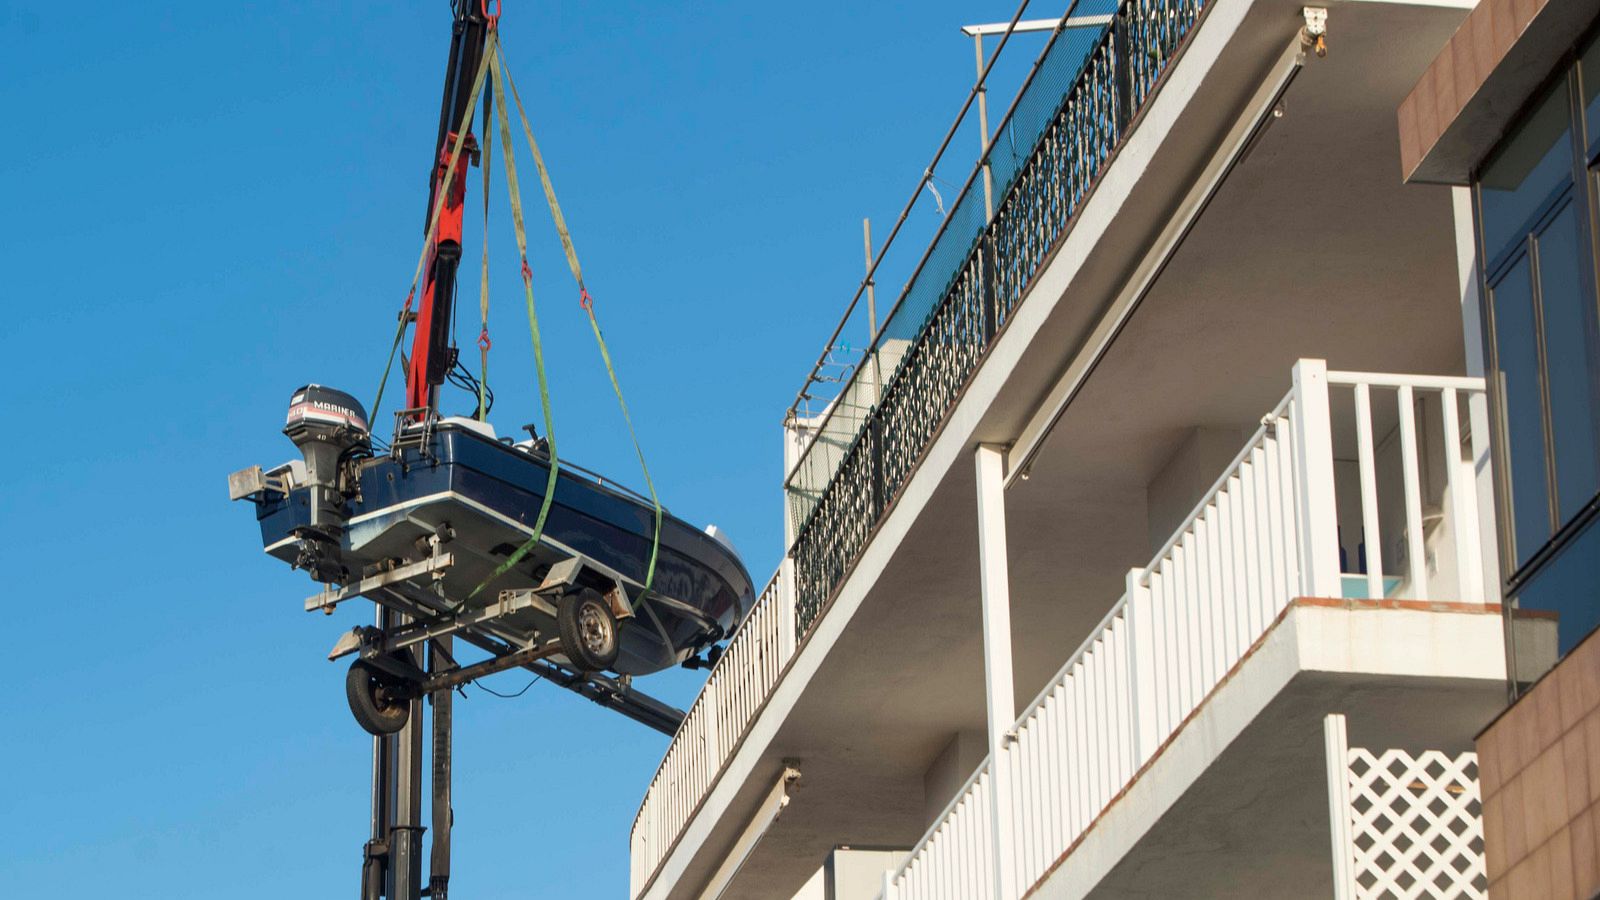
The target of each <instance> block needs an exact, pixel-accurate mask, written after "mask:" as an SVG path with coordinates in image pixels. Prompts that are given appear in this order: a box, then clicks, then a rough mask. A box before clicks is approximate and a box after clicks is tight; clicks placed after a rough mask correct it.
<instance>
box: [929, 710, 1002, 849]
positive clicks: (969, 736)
mask: <svg viewBox="0 0 1600 900" xmlns="http://www.w3.org/2000/svg"><path fill="white" fill-rule="evenodd" d="M988 755H989V739H988V737H987V736H985V735H984V733H983V732H981V731H961V732H958V733H957V734H956V735H955V736H954V737H952V738H950V743H948V744H946V745H945V747H944V749H943V750H941V751H939V755H938V757H937V758H935V759H934V761H933V765H931V766H928V770H927V771H926V772H924V773H923V774H922V797H923V801H922V802H923V810H924V811H923V816H922V821H923V824H924V826H932V825H933V823H934V822H935V821H937V820H938V818H939V816H940V814H941V813H943V812H944V809H945V807H946V806H949V805H950V801H951V800H954V799H955V796H956V791H958V790H960V789H961V786H962V785H964V784H966V783H967V779H968V778H970V777H972V773H973V772H976V771H978V766H980V765H982V764H983V760H984V758H985V757H987V756H988Z"/></svg>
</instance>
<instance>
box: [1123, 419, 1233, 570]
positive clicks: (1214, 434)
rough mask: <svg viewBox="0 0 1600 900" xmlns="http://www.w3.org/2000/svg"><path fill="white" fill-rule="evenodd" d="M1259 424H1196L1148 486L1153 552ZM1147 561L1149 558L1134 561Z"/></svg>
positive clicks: (1180, 521)
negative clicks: (1234, 425) (1239, 425)
mask: <svg viewBox="0 0 1600 900" xmlns="http://www.w3.org/2000/svg"><path fill="white" fill-rule="evenodd" d="M1254 431H1255V426H1254V425H1252V426H1250V427H1241V428H1228V427H1221V426H1212V427H1200V428H1192V429H1190V430H1189V433H1188V435H1187V436H1186V437H1185V438H1184V439H1183V443H1182V444H1180V445H1179V446H1178V449H1177V450H1175V451H1173V454H1172V456H1171V457H1170V458H1169V459H1168V460H1167V464H1166V465H1165V466H1164V467H1162V469H1161V471H1160V472H1159V473H1157V474H1156V477H1155V478H1152V479H1151V480H1150V484H1149V485H1147V486H1146V487H1145V503H1146V508H1147V509H1148V513H1147V515H1146V521H1147V522H1148V524H1149V529H1150V553H1151V554H1152V555H1154V554H1155V552H1156V551H1157V550H1160V549H1161V548H1162V546H1164V545H1165V544H1166V543H1167V539H1168V538H1170V537H1172V533H1173V532H1174V531H1177V530H1178V528H1179V527H1181V526H1182V525H1183V524H1184V523H1185V522H1186V521H1188V518H1189V513H1190V512H1192V511H1193V510H1194V505H1195V504H1196V503H1199V502H1200V498H1201V497H1203V496H1205V493H1206V491H1207V490H1209V489H1210V487H1211V485H1212V484H1214V483H1215V482H1216V480H1217V478H1219V477H1220V476H1221V475H1222V472H1223V470H1224V469H1226V468H1227V467H1228V463H1230V462H1233V458H1234V457H1235V456H1237V455H1239V451H1240V450H1242V449H1244V444H1245V441H1248V440H1249V439H1250V435H1251V434H1253V433H1254ZM1134 562H1137V563H1140V564H1143V563H1146V562H1149V560H1147V559H1141V560H1134V561H1130V565H1132V564H1133V563H1134Z"/></svg>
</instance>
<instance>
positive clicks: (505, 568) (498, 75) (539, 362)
mask: <svg viewBox="0 0 1600 900" xmlns="http://www.w3.org/2000/svg"><path fill="white" fill-rule="evenodd" d="M499 46H500V41H499V38H498V36H496V35H495V34H493V33H491V34H490V36H489V53H488V56H490V57H492V58H493V59H494V85H495V89H494V108H495V116H496V118H497V119H498V121H499V124H500V147H501V149H502V150H504V151H505V166H506V190H507V191H508V192H509V193H510V195H511V224H512V226H513V228H514V229H515V230H516V234H517V252H518V253H519V254H521V256H522V290H523V294H524V296H525V297H526V299H527V304H528V331H529V333H530V334H531V335H532V336H533V363H534V368H535V369H536V370H537V372H538V376H539V404H540V406H541V408H542V409H543V411H544V437H545V441H546V443H547V445H548V446H549V448H550V477H549V479H548V480H547V481H546V482H545V488H544V502H543V503H542V504H540V506H539V517H538V518H537V519H536V520H535V521H534V523H533V535H532V536H531V537H529V538H528V540H527V541H525V542H524V543H523V544H522V546H520V547H518V548H517V549H516V550H514V551H512V553H511V555H510V556H508V557H506V559H505V561H504V562H502V563H501V564H500V565H498V566H496V567H495V570H494V571H493V572H491V573H489V577H487V578H485V579H484V580H483V581H482V582H481V583H480V584H479V585H478V586H477V587H475V588H473V589H472V593H471V594H468V595H467V599H469V600H470V599H472V598H473V597H476V596H477V595H478V592H480V591H482V590H483V589H484V588H485V587H487V586H488V585H489V583H490V582H491V581H494V580H495V579H496V578H499V577H500V576H501V575H504V574H505V573H506V572H509V571H510V570H511V568H512V567H513V566H515V565H516V564H517V563H519V562H522V559H523V557H525V556H527V555H528V553H529V551H531V550H533V548H534V547H537V546H538V545H539V540H540V538H541V537H543V536H544V523H545V519H546V518H547V517H548V516H549V515H550V504H551V501H553V500H554V499H555V496H556V477H557V474H558V473H559V472H560V469H561V464H560V462H559V461H558V460H557V457H556V434H555V429H554V426H553V425H552V424H551V415H550V388H549V385H548V382H547V381H546V379H545V369H544V345H543V343H542V342H541V341H540V339H539V314H538V312H536V311H535V309H534V303H533V270H531V269H530V268H528V234H527V229H526V228H525V227H524V225H523V218H522V189H521V187H520V186H519V185H518V182H517V157H516V152H515V151H514V150H513V148H512V145H511V123H510V120H509V119H507V117H506V101H505V90H504V87H503V84H504V73H503V71H502V66H501V63H500V59H499Z"/></svg>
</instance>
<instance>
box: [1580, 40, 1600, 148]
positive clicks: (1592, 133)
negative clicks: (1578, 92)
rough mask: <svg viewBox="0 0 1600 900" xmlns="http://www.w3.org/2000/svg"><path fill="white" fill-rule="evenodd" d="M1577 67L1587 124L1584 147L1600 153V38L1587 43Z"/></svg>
mask: <svg viewBox="0 0 1600 900" xmlns="http://www.w3.org/2000/svg"><path fill="white" fill-rule="evenodd" d="M1578 66H1579V68H1580V69H1582V78H1583V107H1584V115H1583V117H1584V120H1585V121H1586V123H1587V126H1586V128H1585V134H1586V136H1587V138H1588V140H1586V141H1585V142H1584V146H1586V147H1588V148H1589V152H1590V153H1591V154H1593V153H1596V152H1600V38H1596V39H1595V40H1593V41H1590V42H1589V49H1587V50H1585V51H1583V58H1582V59H1580V60H1578Z"/></svg>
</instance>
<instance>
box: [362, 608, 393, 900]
mask: <svg viewBox="0 0 1600 900" xmlns="http://www.w3.org/2000/svg"><path fill="white" fill-rule="evenodd" d="M390 615H392V614H391V613H390V612H389V610H388V609H387V608H386V607H384V606H381V605H380V606H378V616H377V621H376V625H377V626H378V628H379V629H385V628H387V627H388V626H389V617H390ZM392 744H393V739H392V738H388V737H377V736H374V737H373V738H372V827H371V831H370V834H369V837H368V838H367V844H366V846H365V847H364V848H363V849H362V858H361V900H380V898H382V897H383V896H384V893H385V892H386V891H387V890H388V881H389V859H390V857H389V851H388V839H389V814H390V809H391V807H390V805H389V790H390V787H391V785H390V782H391V781H392V779H391V777H390V776H391V774H392V772H393V770H392V769H391V768H390V761H391V760H392V759H393V752H392V751H393V749H394V748H393V747H392V746H391V745H392Z"/></svg>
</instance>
